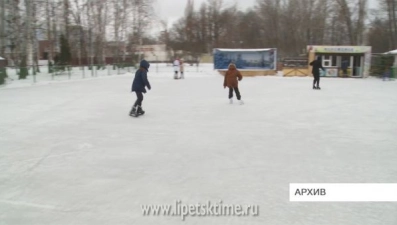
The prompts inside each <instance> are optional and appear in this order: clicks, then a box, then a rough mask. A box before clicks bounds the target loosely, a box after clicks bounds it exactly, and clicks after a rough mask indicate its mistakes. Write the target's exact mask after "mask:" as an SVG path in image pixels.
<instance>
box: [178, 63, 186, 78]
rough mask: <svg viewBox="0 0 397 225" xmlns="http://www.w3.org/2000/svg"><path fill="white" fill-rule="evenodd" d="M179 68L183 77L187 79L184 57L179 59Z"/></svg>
mask: <svg viewBox="0 0 397 225" xmlns="http://www.w3.org/2000/svg"><path fill="white" fill-rule="evenodd" d="M179 64H180V65H179V70H180V72H181V79H185V74H184V72H185V63H184V62H183V59H181V60H179Z"/></svg>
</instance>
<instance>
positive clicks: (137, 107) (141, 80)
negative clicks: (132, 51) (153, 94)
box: [130, 60, 152, 117]
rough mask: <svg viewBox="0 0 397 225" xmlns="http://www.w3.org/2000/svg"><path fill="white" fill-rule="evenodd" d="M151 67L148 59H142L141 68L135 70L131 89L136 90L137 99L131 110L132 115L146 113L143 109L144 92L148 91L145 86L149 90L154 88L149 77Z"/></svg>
mask: <svg viewBox="0 0 397 225" xmlns="http://www.w3.org/2000/svg"><path fill="white" fill-rule="evenodd" d="M149 67H150V64H149V63H148V62H147V61H146V60H142V61H141V63H140V67H139V69H138V70H137V71H136V72H135V78H134V81H133V82H132V88H131V91H132V92H135V94H136V97H137V100H136V101H135V104H134V105H133V107H132V109H131V111H130V116H135V117H137V116H140V115H143V114H145V111H143V110H142V101H143V93H146V88H145V87H147V88H148V89H149V90H150V89H151V88H152V87H151V86H150V83H149V80H148V78H147V73H148V72H149Z"/></svg>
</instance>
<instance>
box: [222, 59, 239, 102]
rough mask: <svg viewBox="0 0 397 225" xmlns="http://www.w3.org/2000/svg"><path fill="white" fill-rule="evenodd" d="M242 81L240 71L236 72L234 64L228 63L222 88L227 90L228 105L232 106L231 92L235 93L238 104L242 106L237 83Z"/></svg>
mask: <svg viewBox="0 0 397 225" xmlns="http://www.w3.org/2000/svg"><path fill="white" fill-rule="evenodd" d="M242 79H243V76H242V75H241V73H240V71H238V70H237V68H236V65H235V64H234V63H230V65H229V69H228V70H227V72H226V74H225V80H224V82H223V87H224V88H226V87H228V88H229V101H230V104H233V91H234V92H235V93H236V97H237V100H238V101H239V102H240V104H241V105H242V104H244V102H243V101H242V100H241V94H240V90H239V89H238V82H239V81H241V80H242Z"/></svg>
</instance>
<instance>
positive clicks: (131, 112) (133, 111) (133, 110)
mask: <svg viewBox="0 0 397 225" xmlns="http://www.w3.org/2000/svg"><path fill="white" fill-rule="evenodd" d="M135 113H136V107H135V106H134V107H132V109H131V111H130V116H135Z"/></svg>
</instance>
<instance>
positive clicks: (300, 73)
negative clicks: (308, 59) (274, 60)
mask: <svg viewBox="0 0 397 225" xmlns="http://www.w3.org/2000/svg"><path fill="white" fill-rule="evenodd" d="M283 76H284V77H306V76H310V73H309V70H308V69H305V68H302V69H294V68H285V69H283Z"/></svg>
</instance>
